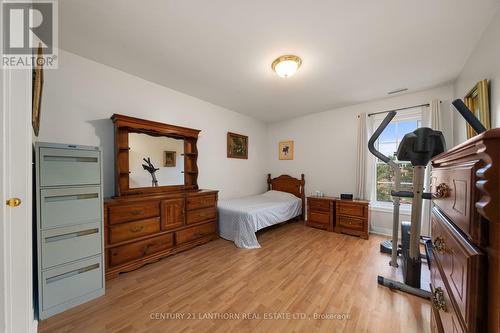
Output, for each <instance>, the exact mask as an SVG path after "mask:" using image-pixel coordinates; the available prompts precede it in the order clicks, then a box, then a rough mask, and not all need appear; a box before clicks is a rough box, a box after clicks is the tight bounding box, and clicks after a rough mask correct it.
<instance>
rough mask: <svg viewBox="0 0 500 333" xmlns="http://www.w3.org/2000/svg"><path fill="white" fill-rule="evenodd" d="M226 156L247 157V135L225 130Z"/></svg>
mask: <svg viewBox="0 0 500 333" xmlns="http://www.w3.org/2000/svg"><path fill="white" fill-rule="evenodd" d="M227 157H228V158H241V159H248V136H246V135H241V134H236V133H231V132H227Z"/></svg>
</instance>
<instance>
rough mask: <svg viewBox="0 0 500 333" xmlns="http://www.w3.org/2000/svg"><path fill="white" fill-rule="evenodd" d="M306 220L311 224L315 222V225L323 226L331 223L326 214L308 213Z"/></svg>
mask: <svg viewBox="0 0 500 333" xmlns="http://www.w3.org/2000/svg"><path fill="white" fill-rule="evenodd" d="M307 219H308V220H309V221H311V222H316V223H323V224H329V223H331V222H330V221H331V218H330V214H328V213H321V212H312V211H309V215H308V216H307Z"/></svg>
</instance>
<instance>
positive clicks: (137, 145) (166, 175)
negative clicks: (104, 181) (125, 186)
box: [128, 133, 184, 188]
mask: <svg viewBox="0 0 500 333" xmlns="http://www.w3.org/2000/svg"><path fill="white" fill-rule="evenodd" d="M128 145H129V148H130V150H129V154H128V163H129V168H130V175H129V182H130V184H129V185H130V188H140V187H154V186H168V185H184V140H183V139H177V138H169V137H166V136H153V135H149V134H146V133H129V135H128Z"/></svg>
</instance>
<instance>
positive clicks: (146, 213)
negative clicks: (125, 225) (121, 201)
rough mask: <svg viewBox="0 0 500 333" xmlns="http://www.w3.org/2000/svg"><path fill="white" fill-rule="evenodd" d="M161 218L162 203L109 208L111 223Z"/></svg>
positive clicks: (141, 203) (154, 202) (142, 203)
mask: <svg viewBox="0 0 500 333" xmlns="http://www.w3.org/2000/svg"><path fill="white" fill-rule="evenodd" d="M159 216H160V202H159V201H153V202H139V203H136V204H132V205H126V206H111V207H109V223H110V224H116V223H122V222H129V221H136V220H142V219H147V218H151V217H159Z"/></svg>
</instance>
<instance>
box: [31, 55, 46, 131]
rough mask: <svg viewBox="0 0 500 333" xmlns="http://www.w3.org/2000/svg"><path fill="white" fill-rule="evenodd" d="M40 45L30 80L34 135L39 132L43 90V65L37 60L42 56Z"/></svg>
mask: <svg viewBox="0 0 500 333" xmlns="http://www.w3.org/2000/svg"><path fill="white" fill-rule="evenodd" d="M42 55H43V53H42V47H41V46H39V47H38V55H37V58H36V59H37V61H36V64H35V68H34V69H33V74H32V77H33V79H32V80H33V82H32V86H31V89H32V96H31V102H32V110H31V124H32V126H33V131H34V132H35V136H38V133H39V132H40V108H41V106H42V92H43V65H42V63H41V62H39V61H38V59H40V58H41V57H42Z"/></svg>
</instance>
